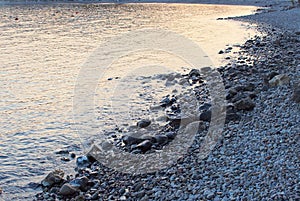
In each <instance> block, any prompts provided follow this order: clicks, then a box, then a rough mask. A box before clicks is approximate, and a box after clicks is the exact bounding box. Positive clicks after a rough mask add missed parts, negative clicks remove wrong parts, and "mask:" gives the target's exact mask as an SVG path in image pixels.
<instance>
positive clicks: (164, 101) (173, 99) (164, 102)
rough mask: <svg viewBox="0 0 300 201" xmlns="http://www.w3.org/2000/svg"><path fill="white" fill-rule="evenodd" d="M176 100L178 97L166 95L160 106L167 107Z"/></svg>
mask: <svg viewBox="0 0 300 201" xmlns="http://www.w3.org/2000/svg"><path fill="white" fill-rule="evenodd" d="M175 102H176V98H175V97H172V98H169V96H166V97H165V98H164V99H162V100H161V101H160V106H161V107H167V106H170V105H172V104H173V103H175Z"/></svg>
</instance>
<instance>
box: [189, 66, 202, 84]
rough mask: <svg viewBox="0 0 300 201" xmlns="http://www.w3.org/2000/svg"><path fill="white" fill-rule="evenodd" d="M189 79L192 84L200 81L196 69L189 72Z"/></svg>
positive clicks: (198, 72)
mask: <svg viewBox="0 0 300 201" xmlns="http://www.w3.org/2000/svg"><path fill="white" fill-rule="evenodd" d="M188 76H189V79H191V80H192V83H196V82H197V81H201V75H200V71H199V70H198V69H192V70H191V71H190V72H189V75H188Z"/></svg>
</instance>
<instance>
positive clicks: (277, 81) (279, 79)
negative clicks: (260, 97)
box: [269, 74, 290, 87]
mask: <svg viewBox="0 0 300 201" xmlns="http://www.w3.org/2000/svg"><path fill="white" fill-rule="evenodd" d="M289 83H290V77H289V76H287V75H285V74H281V75H276V76H275V77H273V78H272V79H271V80H270V81H269V85H270V86H271V87H276V86H282V85H287V84H289Z"/></svg>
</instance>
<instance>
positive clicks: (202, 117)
mask: <svg viewBox="0 0 300 201" xmlns="http://www.w3.org/2000/svg"><path fill="white" fill-rule="evenodd" d="M200 120H201V121H208V122H209V121H210V120H211V111H210V110H207V111H205V112H202V113H201V114H200Z"/></svg>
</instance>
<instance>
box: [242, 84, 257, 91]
mask: <svg viewBox="0 0 300 201" xmlns="http://www.w3.org/2000/svg"><path fill="white" fill-rule="evenodd" d="M254 89H255V84H254V83H248V84H247V85H246V86H245V87H244V90H245V91H254Z"/></svg>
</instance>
